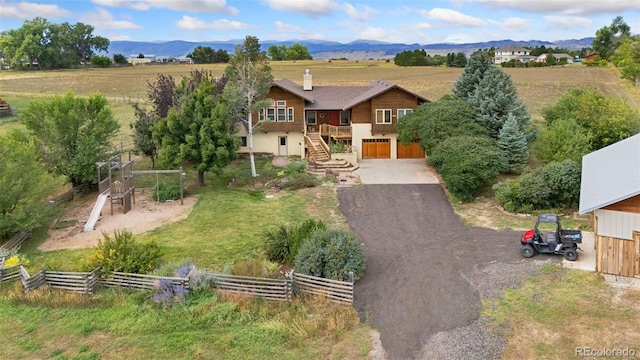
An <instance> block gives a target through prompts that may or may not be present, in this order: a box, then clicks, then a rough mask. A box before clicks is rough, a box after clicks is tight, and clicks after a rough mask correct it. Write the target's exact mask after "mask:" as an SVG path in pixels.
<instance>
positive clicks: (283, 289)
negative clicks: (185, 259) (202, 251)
mask: <svg viewBox="0 0 640 360" xmlns="http://www.w3.org/2000/svg"><path fill="white" fill-rule="evenodd" d="M207 275H209V276H211V278H212V279H213V287H214V288H215V289H218V290H221V291H226V292H233V293H239V294H244V295H250V296H259V297H262V298H265V299H269V300H290V299H291V292H290V285H289V281H288V280H286V279H268V278H255V277H248V276H237V275H227V274H216V273H207Z"/></svg>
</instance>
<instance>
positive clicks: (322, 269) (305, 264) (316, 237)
mask: <svg viewBox="0 0 640 360" xmlns="http://www.w3.org/2000/svg"><path fill="white" fill-rule="evenodd" d="M364 268H365V260H364V252H363V250H362V247H361V246H360V244H359V243H358V240H357V239H356V237H355V236H354V235H353V234H352V233H349V232H345V231H341V230H322V231H316V232H314V233H313V234H312V235H311V237H310V238H309V239H307V240H306V241H305V242H303V243H302V245H301V246H300V250H299V251H298V255H297V256H296V259H295V269H296V271H297V272H300V273H303V274H308V275H312V276H320V277H323V278H327V279H338V280H343V281H348V280H349V272H353V274H354V280H357V279H359V278H360V277H361V276H362V274H363V272H364Z"/></svg>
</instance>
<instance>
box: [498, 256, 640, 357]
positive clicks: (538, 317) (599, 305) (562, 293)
mask: <svg viewBox="0 0 640 360" xmlns="http://www.w3.org/2000/svg"><path fill="white" fill-rule="evenodd" d="M544 270H545V271H544V272H543V273H541V274H540V275H538V276H536V277H534V278H531V279H530V280H529V281H528V282H527V284H526V285H525V286H524V287H523V288H521V289H517V290H513V289H511V290H507V292H506V293H505V296H504V298H502V299H496V300H489V301H487V302H486V303H485V315H487V316H489V317H490V318H492V319H493V321H494V324H495V326H497V327H498V328H499V329H502V331H504V333H505V335H507V337H508V339H509V343H508V345H507V347H506V349H505V350H504V352H503V354H502V358H503V359H574V358H581V357H579V356H576V353H575V348H576V347H591V348H592V349H601V348H609V349H625V348H630V349H635V350H636V356H637V355H638V352H639V351H640V331H638V326H637V325H638V324H637V320H638V319H639V318H640V306H638V299H640V291H638V290H630V289H625V290H622V289H615V288H612V287H611V286H609V285H608V284H607V283H605V282H604V280H603V279H602V277H601V276H599V275H597V274H594V273H590V272H583V271H576V270H568V269H563V268H561V267H558V266H552V267H547V268H545V269H544Z"/></svg>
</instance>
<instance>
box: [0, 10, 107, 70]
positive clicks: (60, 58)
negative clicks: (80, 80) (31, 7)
mask: <svg viewBox="0 0 640 360" xmlns="http://www.w3.org/2000/svg"><path fill="white" fill-rule="evenodd" d="M93 30H94V27H93V26H91V25H87V24H83V23H80V22H79V23H76V24H69V23H68V22H64V23H61V24H53V23H51V22H49V21H48V20H47V19H45V18H40V17H37V18H35V19H33V20H27V21H25V22H24V24H23V25H22V27H20V28H18V29H12V30H7V31H3V32H2V33H0V52H2V54H3V56H4V58H5V59H6V60H7V61H8V62H9V64H10V66H11V67H12V68H16V69H20V70H24V69H27V68H33V67H35V68H37V69H46V70H50V69H62V68H70V67H73V66H76V65H79V64H86V63H89V62H90V61H91V57H92V56H93V55H94V52H96V51H104V52H106V51H107V49H108V48H109V39H107V38H104V37H102V36H95V35H94V34H93Z"/></svg>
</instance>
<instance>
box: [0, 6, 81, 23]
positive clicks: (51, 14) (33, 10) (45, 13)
mask: <svg viewBox="0 0 640 360" xmlns="http://www.w3.org/2000/svg"><path fill="white" fill-rule="evenodd" d="M70 15H71V13H70V12H69V11H67V10H66V9H62V8H60V7H58V5H52V4H38V3H32V2H26V1H22V2H4V1H3V2H1V3H0V19H2V18H4V19H17V20H31V19H33V18H35V17H44V18H47V19H54V18H63V17H67V16H70Z"/></svg>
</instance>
